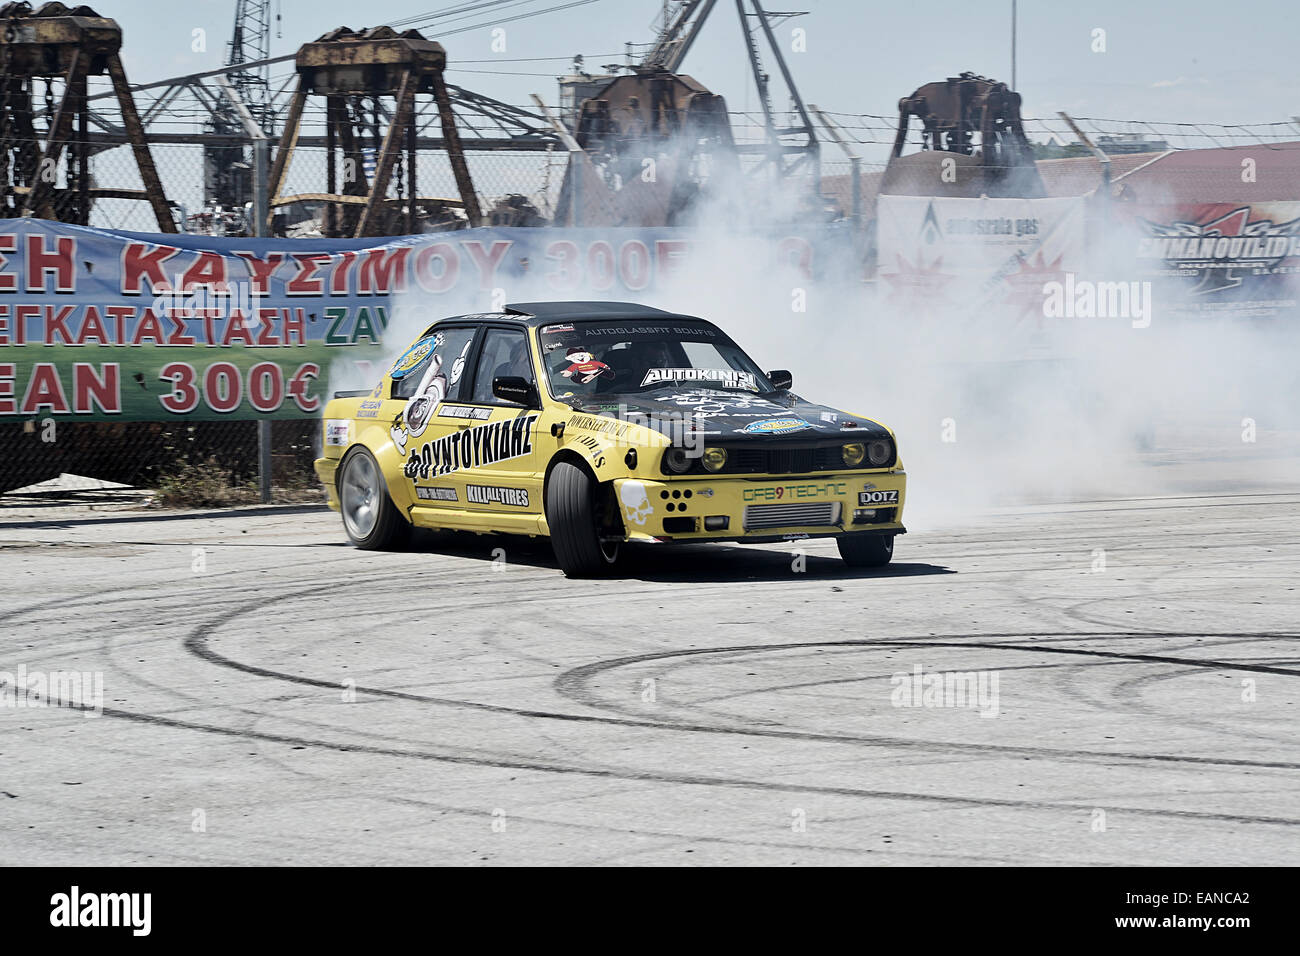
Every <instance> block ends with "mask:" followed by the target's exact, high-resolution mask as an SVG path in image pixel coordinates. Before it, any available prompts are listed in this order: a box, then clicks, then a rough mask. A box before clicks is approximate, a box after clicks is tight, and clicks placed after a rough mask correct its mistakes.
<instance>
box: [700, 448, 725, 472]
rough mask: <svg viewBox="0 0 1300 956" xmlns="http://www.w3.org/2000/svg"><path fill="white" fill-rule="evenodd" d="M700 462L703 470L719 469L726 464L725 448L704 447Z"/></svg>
mask: <svg viewBox="0 0 1300 956" xmlns="http://www.w3.org/2000/svg"><path fill="white" fill-rule="evenodd" d="M700 462H701V464H703V465H704V470H705V471H715V472H716V471H721V470H722V469H723V468H725V467H726V466H727V449H725V448H706V449H704V454H703V455H702V456H701V457H700Z"/></svg>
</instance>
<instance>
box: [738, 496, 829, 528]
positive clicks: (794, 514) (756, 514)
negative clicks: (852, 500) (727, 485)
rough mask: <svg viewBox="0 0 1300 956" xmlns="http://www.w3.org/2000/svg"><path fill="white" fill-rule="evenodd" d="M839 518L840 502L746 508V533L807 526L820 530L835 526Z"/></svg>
mask: <svg viewBox="0 0 1300 956" xmlns="http://www.w3.org/2000/svg"><path fill="white" fill-rule="evenodd" d="M839 518H840V503H839V502H838V501H820V502H809V503H802V502H800V503H791V504H780V505H746V506H745V530H746V531H757V530H759V529H764V528H797V527H801V526H807V525H811V526H815V527H819V528H820V527H825V526H828V525H834V524H835V523H836V522H838V521H839Z"/></svg>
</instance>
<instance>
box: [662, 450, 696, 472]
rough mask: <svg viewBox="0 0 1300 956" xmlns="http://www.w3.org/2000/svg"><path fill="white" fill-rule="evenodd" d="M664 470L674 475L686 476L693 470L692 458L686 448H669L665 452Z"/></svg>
mask: <svg viewBox="0 0 1300 956" xmlns="http://www.w3.org/2000/svg"><path fill="white" fill-rule="evenodd" d="M664 470H665V471H666V472H668V473H669V474H672V475H684V474H686V473H687V472H688V471H690V470H691V456H690V455H689V454H688V453H687V451H686V449H685V448H677V447H673V448H669V449H668V450H667V451H666V452H664Z"/></svg>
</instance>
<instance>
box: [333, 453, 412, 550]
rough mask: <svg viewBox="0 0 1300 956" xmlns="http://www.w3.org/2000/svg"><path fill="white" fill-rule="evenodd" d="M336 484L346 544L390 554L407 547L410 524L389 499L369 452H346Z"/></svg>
mask: <svg viewBox="0 0 1300 956" xmlns="http://www.w3.org/2000/svg"><path fill="white" fill-rule="evenodd" d="M338 481H339V506H340V507H339V510H340V511H342V512H343V530H344V531H346V532H347V535H348V540H349V541H351V542H352V543H353V544H354V545H355V546H356V547H358V548H360V549H361V550H362V551H392V550H396V549H398V548H400V547H401V546H402V545H403V544H405V543H406V539H407V538H408V537H410V534H411V523H410V522H409V521H407V520H406V518H405V517H403V515H402V513H401V512H400V511H398V510H397V506H396V505H395V504H393V499H392V498H390V497H389V496H388V486H387V485H386V484H385V483H384V475H383V472H382V471H380V470H379V462H377V461H375V456H374V455H372V454H370V452H369V450H368V449H365V448H355V449H353V450H352V451H350V452H348V455H347V457H346V458H344V459H343V464H342V465H341V466H340V467H339V479H338Z"/></svg>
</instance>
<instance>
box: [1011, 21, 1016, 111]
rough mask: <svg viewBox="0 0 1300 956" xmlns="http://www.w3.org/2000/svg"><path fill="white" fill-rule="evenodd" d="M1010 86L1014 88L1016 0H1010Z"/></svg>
mask: <svg viewBox="0 0 1300 956" xmlns="http://www.w3.org/2000/svg"><path fill="white" fill-rule="evenodd" d="M1011 88H1012V89H1013V90H1014V89H1016V0H1011Z"/></svg>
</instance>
